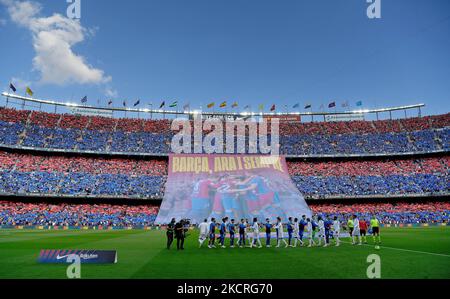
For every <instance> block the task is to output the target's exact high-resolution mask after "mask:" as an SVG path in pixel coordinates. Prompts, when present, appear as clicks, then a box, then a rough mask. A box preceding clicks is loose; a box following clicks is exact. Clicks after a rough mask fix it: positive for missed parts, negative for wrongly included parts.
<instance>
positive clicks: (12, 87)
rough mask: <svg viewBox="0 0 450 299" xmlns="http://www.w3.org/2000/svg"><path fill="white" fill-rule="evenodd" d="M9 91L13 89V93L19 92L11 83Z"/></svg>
mask: <svg viewBox="0 0 450 299" xmlns="http://www.w3.org/2000/svg"><path fill="white" fill-rule="evenodd" d="M9 89H11V90H12V91H13V92H16V91H17V89H16V87H15V86H14V85H13V84H12V83H9Z"/></svg>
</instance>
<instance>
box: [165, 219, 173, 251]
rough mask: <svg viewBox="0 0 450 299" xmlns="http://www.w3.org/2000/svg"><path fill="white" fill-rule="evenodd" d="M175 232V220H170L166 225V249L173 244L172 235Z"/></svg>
mask: <svg viewBox="0 0 450 299" xmlns="http://www.w3.org/2000/svg"><path fill="white" fill-rule="evenodd" d="M174 231H175V218H172V221H170V223H169V224H168V225H167V232H166V235H167V249H170V246H171V245H172V243H173V234H174Z"/></svg>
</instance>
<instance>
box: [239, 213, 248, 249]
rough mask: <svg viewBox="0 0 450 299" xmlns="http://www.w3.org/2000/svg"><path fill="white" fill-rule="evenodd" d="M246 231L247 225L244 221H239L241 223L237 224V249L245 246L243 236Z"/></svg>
mask: <svg viewBox="0 0 450 299" xmlns="http://www.w3.org/2000/svg"><path fill="white" fill-rule="evenodd" d="M246 229H247V224H246V223H245V220H244V219H241V223H239V247H240V248H242V246H245V234H246V231H245V230H246Z"/></svg>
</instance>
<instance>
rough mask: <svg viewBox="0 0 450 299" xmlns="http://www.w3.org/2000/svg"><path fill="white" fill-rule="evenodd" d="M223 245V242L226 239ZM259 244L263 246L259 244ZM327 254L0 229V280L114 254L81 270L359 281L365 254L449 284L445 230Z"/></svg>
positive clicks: (135, 233)
mask: <svg viewBox="0 0 450 299" xmlns="http://www.w3.org/2000/svg"><path fill="white" fill-rule="evenodd" d="M227 241H228V240H227ZM262 241H264V240H262ZM343 241H345V243H343V244H342V245H341V246H340V247H334V246H332V247H328V248H273V247H272V248H265V247H264V248H261V249H257V248H252V249H250V248H242V249H240V248H226V249H222V248H217V249H208V248H206V247H205V248H202V249H199V248H198V241H197V235H196V233H192V234H191V235H189V236H188V238H187V240H186V245H185V250H184V251H177V250H176V248H175V249H174V248H172V249H171V250H167V249H165V242H166V240H165V235H164V232H162V231H140V230H130V231H75V230H73V231H37V230H33V231H31V230H0V278H3V279H5V278H6V279H9V278H56V279H65V278H66V269H67V265H48V264H47V265H43V264H38V263H37V258H38V255H39V252H40V250H41V249H104V250H117V252H118V263H117V264H114V265H82V267H81V276H82V278H86V279H95V278H184V279H188V278H200V279H212V278H216V279H220V278H259V279H265V278H271V279H273V278H367V276H366V271H367V267H368V266H369V263H368V262H367V257H368V256H369V255H370V254H378V255H379V256H380V259H381V277H382V278H446V279H448V278H450V228H448V227H423V228H385V229H383V230H382V242H383V243H382V245H381V249H380V250H375V248H374V245H373V244H372V239H371V237H369V238H368V241H369V244H367V245H363V246H353V245H350V244H349V243H348V241H349V239H343Z"/></svg>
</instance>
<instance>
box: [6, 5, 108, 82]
mask: <svg viewBox="0 0 450 299" xmlns="http://www.w3.org/2000/svg"><path fill="white" fill-rule="evenodd" d="M0 3H2V4H4V5H6V7H7V9H8V13H9V15H10V17H11V20H12V21H13V22H14V23H16V24H18V25H20V26H23V27H25V28H27V29H28V30H30V32H31V34H32V37H33V47H34V50H35V57H34V58H33V68H34V69H35V70H36V71H38V72H39V73H40V76H41V78H40V83H43V84H56V85H65V84H70V83H77V84H102V83H107V82H110V81H111V80H112V78H111V77H110V76H106V75H105V73H104V71H103V70H100V69H97V68H94V67H93V66H91V65H90V64H89V63H88V62H87V61H86V59H85V58H84V57H83V56H80V55H77V54H75V53H74V52H73V50H72V47H73V46H74V45H76V44H78V43H80V42H82V41H83V40H84V38H85V35H89V34H91V32H92V30H88V29H85V28H84V27H83V26H81V24H80V22H79V21H78V20H72V19H69V18H67V17H65V16H62V15H60V14H53V15H52V16H50V17H39V13H40V11H41V5H40V4H39V3H36V2H34V1H15V0H0Z"/></svg>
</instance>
